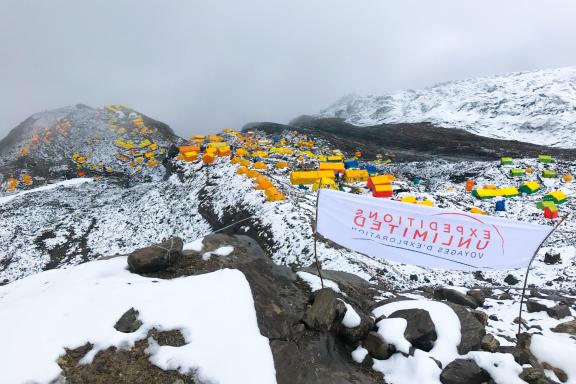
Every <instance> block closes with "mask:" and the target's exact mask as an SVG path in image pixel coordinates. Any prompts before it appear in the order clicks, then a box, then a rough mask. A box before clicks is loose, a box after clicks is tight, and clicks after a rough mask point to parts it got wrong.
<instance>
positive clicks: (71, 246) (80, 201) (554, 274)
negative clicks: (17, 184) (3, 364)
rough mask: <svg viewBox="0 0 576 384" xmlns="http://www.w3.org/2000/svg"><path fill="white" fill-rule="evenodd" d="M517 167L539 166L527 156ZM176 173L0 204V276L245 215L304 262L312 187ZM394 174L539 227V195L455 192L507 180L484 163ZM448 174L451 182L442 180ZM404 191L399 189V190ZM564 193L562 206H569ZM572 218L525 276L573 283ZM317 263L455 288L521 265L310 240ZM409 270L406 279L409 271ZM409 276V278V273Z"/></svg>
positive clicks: (309, 255) (227, 173)
mask: <svg viewBox="0 0 576 384" xmlns="http://www.w3.org/2000/svg"><path fill="white" fill-rule="evenodd" d="M518 165H519V166H520V165H530V166H532V167H535V169H538V167H539V166H540V165H538V164H537V163H535V162H534V161H530V160H522V161H518ZM180 166H181V167H182V170H181V174H182V180H181V181H180V180H179V179H178V178H177V177H176V176H175V175H174V176H172V177H171V178H170V179H169V180H167V181H162V182H149V183H142V184H139V185H137V186H134V187H132V188H121V187H118V186H116V185H115V184H111V183H108V182H106V181H99V182H94V183H88V184H82V185H80V186H76V187H70V188H59V189H53V190H49V191H46V192H44V193H42V194H28V195H26V196H25V197H22V198H16V199H14V200H12V201H10V202H8V203H6V204H3V205H0V216H1V217H2V219H3V222H4V223H7V224H8V225H6V226H4V227H3V228H2V230H0V239H1V240H0V247H1V248H0V255H2V256H3V257H2V262H1V267H0V281H2V280H3V279H7V280H10V281H11V280H14V279H17V278H20V277H23V276H26V275H29V274H32V273H35V272H37V271H39V270H41V269H46V268H55V267H59V266H62V265H69V264H77V263H81V262H83V261H86V260H92V259H94V258H97V257H100V256H106V255H110V254H115V253H119V254H125V253H128V252H130V251H132V250H134V249H136V248H139V247H143V246H146V245H148V244H149V243H150V242H154V241H160V240H161V239H163V238H167V237H170V236H172V235H178V236H181V237H182V238H183V239H184V240H185V241H192V240H194V239H196V238H198V237H200V236H201V235H203V234H206V233H208V232H210V231H211V230H215V229H219V228H222V227H225V226H228V225H230V224H232V223H234V222H236V221H239V220H243V219H248V220H246V221H244V222H242V223H239V224H238V225H236V226H233V227H232V228H230V229H229V230H230V231H232V232H236V233H243V234H244V233H245V234H248V235H250V236H252V237H254V238H256V239H257V240H258V241H259V242H260V243H261V244H262V245H263V247H264V248H265V250H266V251H267V252H268V253H269V254H270V255H271V257H272V258H273V260H274V261H275V262H276V263H279V264H287V265H295V266H299V267H305V266H309V265H312V263H313V260H314V253H313V241H312V236H311V235H312V226H311V224H312V220H313V218H314V210H315V198H316V194H315V193H314V192H311V191H302V190H299V189H298V188H295V187H294V186H292V185H290V184H289V182H288V180H287V178H288V176H287V172H286V171H280V170H270V171H264V172H265V173H266V174H267V175H268V176H269V177H270V178H271V179H272V180H274V182H275V183H277V185H278V187H279V188H280V189H281V190H282V192H283V193H285V194H286V195H287V196H288V199H287V200H285V201H280V202H275V203H269V202H265V200H264V197H263V194H262V192H261V191H257V190H255V189H254V186H253V182H252V181H251V180H249V179H248V178H246V177H245V176H242V175H237V174H236V173H235V171H236V168H237V166H236V165H231V164H230V163H229V161H228V160H227V159H221V160H220V161H219V162H217V164H215V165H213V166H211V167H209V168H206V167H204V168H202V166H201V165H199V164H186V163H182V164H180ZM380 167H381V170H382V172H391V173H393V174H395V175H397V176H398V177H399V178H401V179H403V180H410V179H411V178H412V177H413V175H419V177H421V178H422V183H421V185H419V186H414V185H412V184H411V183H409V182H407V181H403V182H399V184H398V188H400V189H405V190H410V191H411V192H410V193H411V194H414V195H415V196H416V197H417V198H419V199H430V200H432V201H434V202H435V203H436V205H437V206H439V207H442V208H455V209H460V210H468V209H469V208H470V207H472V206H477V207H480V208H482V209H485V210H486V211H488V212H489V213H490V214H493V215H499V216H502V217H508V218H512V219H518V220H522V221H531V222H538V223H541V224H546V220H545V219H544V218H543V217H542V213H541V211H539V210H538V209H537V208H536V207H535V203H536V201H538V200H539V199H540V198H541V195H538V196H531V197H517V198H511V199H508V200H507V209H508V210H507V211H506V212H498V213H497V212H494V206H493V204H494V202H492V201H478V200H477V199H475V198H474V197H472V196H470V195H469V194H465V195H464V194H463V193H462V189H463V185H462V182H461V181H459V180H460V179H461V178H462V177H464V178H465V177H473V178H475V179H476V180H477V182H478V183H479V184H488V183H495V184H498V185H508V184H509V183H511V180H510V179H509V177H508V176H507V174H506V169H505V168H501V167H499V166H498V165H496V163H494V162H490V163H486V162H461V163H448V162H443V161H436V162H422V163H410V164H393V163H392V164H389V165H381V166H380ZM558 167H559V168H561V169H562V170H563V171H565V172H572V173H576V167H575V165H574V164H569V163H566V164H559V165H558ZM452 180H454V181H452ZM547 183H548V186H545V191H550V190H553V189H555V188H557V187H561V188H562V189H563V190H564V191H566V193H568V194H569V195H574V194H575V193H576V190H575V188H574V187H573V186H571V185H569V184H565V185H561V184H559V182H558V181H550V182H547ZM406 194H408V192H403V193H402V192H400V193H399V194H398V197H402V196H404V195H406ZM575 204H576V202H574V201H573V200H572V201H570V202H569V203H565V204H564V205H563V206H562V212H570V211H573V210H574V209H576V206H575ZM575 237H576V224H575V223H574V221H573V220H569V221H568V222H567V223H566V224H564V225H563V228H562V230H561V231H559V232H557V233H556V234H555V235H553V236H552V238H551V239H550V240H549V242H548V243H547V246H546V247H545V248H544V249H542V250H541V252H540V254H539V256H538V258H537V260H536V263H535V269H534V272H533V273H532V275H531V280H530V282H531V283H533V284H536V285H539V286H544V285H546V286H548V287H550V288H554V289H561V290H570V289H573V282H574V281H576V250H575V249H574V242H573V240H571V239H574V238H575ZM550 248H554V249H555V250H558V251H559V252H561V254H562V256H561V257H562V266H563V268H557V267H556V266H548V265H545V264H544V263H543V261H542V260H543V257H544V254H545V253H546V251H548V250H549V249H550ZM318 256H319V258H320V260H321V261H322V265H323V268H326V269H333V270H341V271H347V272H351V273H354V274H356V275H358V276H361V277H363V278H365V279H367V280H374V281H380V282H382V283H384V284H386V285H389V286H392V287H394V288H396V289H408V288H410V287H416V286H420V285H423V284H424V285H427V284H432V285H435V284H443V285H451V284H454V285H459V286H475V285H480V286H494V285H498V286H507V284H506V283H504V279H505V278H506V276H507V275H508V274H509V273H512V275H514V276H515V277H516V278H517V279H518V280H521V279H522V277H523V275H524V271H497V272H484V273H483V274H480V275H474V274H472V273H465V272H454V271H443V270H435V271H431V270H428V269H425V268H420V267H415V266H409V265H399V264H395V263H389V262H385V261H382V260H375V259H372V258H369V257H367V256H363V255H360V254H357V253H355V252H352V251H349V250H346V249H342V248H340V247H334V246H332V245H330V244H327V243H324V242H322V241H321V242H319V243H318ZM411 276H412V277H411ZM409 277H411V278H409Z"/></svg>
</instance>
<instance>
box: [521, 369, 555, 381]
mask: <svg viewBox="0 0 576 384" xmlns="http://www.w3.org/2000/svg"><path fill="white" fill-rule="evenodd" d="M520 378H521V379H522V380H524V381H525V382H527V383H528V384H550V381H548V378H547V377H546V374H545V373H544V371H543V370H541V369H537V368H534V367H529V368H524V369H523V370H522V373H521V374H520Z"/></svg>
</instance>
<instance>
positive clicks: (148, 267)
mask: <svg viewBox="0 0 576 384" xmlns="http://www.w3.org/2000/svg"><path fill="white" fill-rule="evenodd" d="M183 246H184V243H183V242H182V239H181V238H179V237H173V238H170V239H168V240H166V241H163V242H162V243H159V244H154V245H151V246H149V247H145V248H140V249H137V250H135V251H134V252H132V253H131V254H130V255H128V267H129V268H130V271H132V272H135V273H153V272H158V271H162V270H164V269H166V268H167V267H168V266H170V265H173V264H175V263H177V262H178V261H179V259H180V257H181V255H182V247H183Z"/></svg>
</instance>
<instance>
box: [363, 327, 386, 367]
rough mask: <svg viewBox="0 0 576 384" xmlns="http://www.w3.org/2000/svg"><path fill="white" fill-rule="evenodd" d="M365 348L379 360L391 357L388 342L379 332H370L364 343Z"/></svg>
mask: <svg viewBox="0 0 576 384" xmlns="http://www.w3.org/2000/svg"><path fill="white" fill-rule="evenodd" d="M363 346H364V348H366V350H367V351H368V353H369V354H370V356H372V357H373V358H375V359H379V360H386V359H387V358H389V357H390V348H389V346H388V343H387V342H386V340H384V338H383V337H382V336H380V334H379V333H377V332H370V333H368V336H366V339H365V340H364V343H363Z"/></svg>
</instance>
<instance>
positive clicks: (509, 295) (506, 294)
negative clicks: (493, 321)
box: [496, 292, 513, 300]
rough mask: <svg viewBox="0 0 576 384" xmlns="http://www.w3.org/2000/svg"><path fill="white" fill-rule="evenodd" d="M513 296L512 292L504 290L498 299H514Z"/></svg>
mask: <svg viewBox="0 0 576 384" xmlns="http://www.w3.org/2000/svg"><path fill="white" fill-rule="evenodd" d="M512 299H513V297H512V295H511V294H510V292H504V293H501V294H500V295H498V296H496V300H512Z"/></svg>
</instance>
